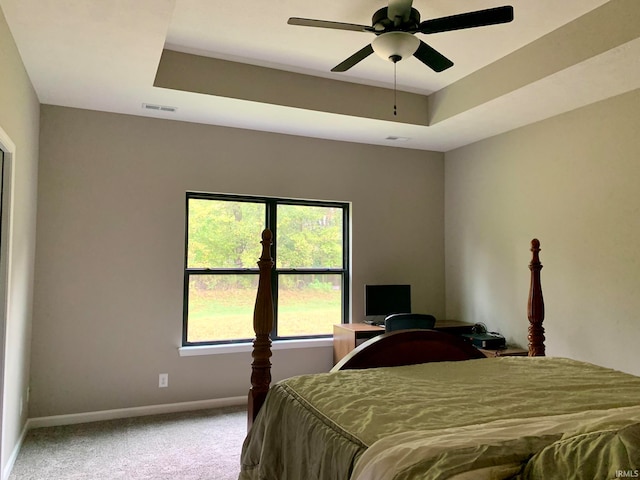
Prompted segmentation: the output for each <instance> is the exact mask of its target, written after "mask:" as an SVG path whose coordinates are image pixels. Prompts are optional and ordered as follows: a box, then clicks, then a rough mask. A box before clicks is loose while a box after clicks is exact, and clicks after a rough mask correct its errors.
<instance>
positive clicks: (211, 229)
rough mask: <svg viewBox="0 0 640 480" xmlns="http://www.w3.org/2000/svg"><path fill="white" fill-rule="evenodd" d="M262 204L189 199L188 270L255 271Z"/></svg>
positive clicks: (263, 210) (262, 227)
mask: <svg viewBox="0 0 640 480" xmlns="http://www.w3.org/2000/svg"><path fill="white" fill-rule="evenodd" d="M265 208H266V207H265V205H264V204H262V203H251V202H235V201H222V200H201V199H196V198H190V199H189V231H188V238H189V240H188V245H187V268H255V267H256V261H257V258H258V257H259V256H260V250H259V245H258V246H257V247H256V244H257V241H256V239H259V238H260V232H262V230H263V229H264V225H265Z"/></svg>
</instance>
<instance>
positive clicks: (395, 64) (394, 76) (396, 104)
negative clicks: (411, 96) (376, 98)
mask: <svg viewBox="0 0 640 480" xmlns="http://www.w3.org/2000/svg"><path fill="white" fill-rule="evenodd" d="M397 68H398V64H397V63H396V62H394V63H393V115H394V116H396V115H398V102H397V98H398V97H397V87H396V79H397V75H396V73H397Z"/></svg>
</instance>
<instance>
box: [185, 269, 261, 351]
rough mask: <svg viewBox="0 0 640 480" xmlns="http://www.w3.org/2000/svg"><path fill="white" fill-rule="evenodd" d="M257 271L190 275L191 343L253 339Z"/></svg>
mask: <svg viewBox="0 0 640 480" xmlns="http://www.w3.org/2000/svg"><path fill="white" fill-rule="evenodd" d="M257 289H258V274H247V275H191V276H190V278H189V312H188V315H189V316H188V318H189V325H188V328H187V341H188V342H207V341H212V340H236V339H251V338H253V337H254V336H255V334H254V332H253V307H254V304H255V301H256V291H257Z"/></svg>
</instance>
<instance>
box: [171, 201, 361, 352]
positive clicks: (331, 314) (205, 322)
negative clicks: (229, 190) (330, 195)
mask: <svg viewBox="0 0 640 480" xmlns="http://www.w3.org/2000/svg"><path fill="white" fill-rule="evenodd" d="M348 215H349V207H348V204H346V203H338V202H322V201H308V200H292V199H281V198H263V197H247V196H231V195H219V194H204V193H187V205H186V241H185V270H184V320H183V334H182V344H183V345H184V346H188V345H209V344H217V343H232V342H247V341H251V340H252V339H253V337H254V332H253V307H254V303H255V298H256V291H257V288H258V276H259V270H258V266H257V261H258V258H259V257H260V252H261V246H260V235H261V233H262V230H264V228H265V227H268V228H270V229H271V231H272V233H273V245H272V247H271V256H272V257H273V260H274V262H275V265H274V268H273V271H272V285H273V289H272V290H273V296H274V314H275V315H274V329H273V332H272V333H271V337H272V338H273V339H274V340H282V339H292V338H312V337H322V336H330V335H331V334H332V331H333V325H334V324H336V323H342V322H344V321H345V318H346V312H347V309H348V290H349V289H348V288H347V279H348V278H349V272H348V263H349V262H348V258H349V250H348V246H349V241H348V225H349V221H348V219H349V217H348Z"/></svg>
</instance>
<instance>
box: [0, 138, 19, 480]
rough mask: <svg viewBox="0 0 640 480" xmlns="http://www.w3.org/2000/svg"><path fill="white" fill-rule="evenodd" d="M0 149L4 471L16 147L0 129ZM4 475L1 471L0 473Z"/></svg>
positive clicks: (1, 461)
mask: <svg viewBox="0 0 640 480" xmlns="http://www.w3.org/2000/svg"><path fill="white" fill-rule="evenodd" d="M0 149H1V150H2V152H3V153H4V159H3V162H2V170H3V171H2V172H0V173H1V174H2V191H1V194H2V229H1V235H2V238H0V392H2V393H1V394H0V468H4V467H5V462H6V461H7V458H3V455H4V454H3V450H4V445H6V443H5V428H4V424H5V418H6V412H5V404H6V402H5V394H6V389H5V388H4V387H5V361H6V351H7V348H6V342H7V319H8V317H9V312H10V308H9V307H10V297H11V296H10V295H9V292H10V291H11V285H10V281H11V251H12V237H13V234H12V232H13V192H14V174H13V172H14V158H15V152H16V146H15V144H14V143H13V142H12V141H11V138H9V135H7V134H6V132H5V131H4V130H3V129H2V127H0ZM0 473H1V474H2V475H4V473H5V472H4V471H2V472H0Z"/></svg>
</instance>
